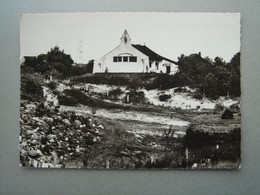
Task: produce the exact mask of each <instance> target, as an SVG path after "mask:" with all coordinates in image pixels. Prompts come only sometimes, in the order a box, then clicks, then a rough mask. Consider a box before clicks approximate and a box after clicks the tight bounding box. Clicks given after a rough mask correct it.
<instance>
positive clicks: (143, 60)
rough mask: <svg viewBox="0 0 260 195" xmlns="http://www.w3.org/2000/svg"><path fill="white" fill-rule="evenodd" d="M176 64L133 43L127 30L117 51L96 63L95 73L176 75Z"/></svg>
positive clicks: (114, 50) (143, 46)
mask: <svg viewBox="0 0 260 195" xmlns="http://www.w3.org/2000/svg"><path fill="white" fill-rule="evenodd" d="M177 70H178V68H177V65H176V62H174V61H172V60H170V59H167V58H165V57H162V56H160V55H159V54H157V53H155V52H154V51H152V50H151V49H149V48H148V47H146V46H145V45H136V44H132V43H131V38H130V36H129V34H128V32H127V31H126V30H125V31H124V33H123V35H122V37H121V43H120V45H118V46H117V47H116V48H115V49H113V50H112V51H110V52H109V53H107V54H106V55H104V56H103V57H101V58H100V59H97V60H95V61H94V67H93V73H151V72H155V73H167V74H175V73H176V72H177Z"/></svg>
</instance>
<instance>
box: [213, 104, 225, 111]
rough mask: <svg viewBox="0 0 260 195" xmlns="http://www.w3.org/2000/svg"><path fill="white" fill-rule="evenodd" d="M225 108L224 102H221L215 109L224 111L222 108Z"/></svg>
mask: <svg viewBox="0 0 260 195" xmlns="http://www.w3.org/2000/svg"><path fill="white" fill-rule="evenodd" d="M224 108H225V107H224V106H223V105H222V104H220V103H218V104H216V106H215V110H216V111H222V110H224Z"/></svg>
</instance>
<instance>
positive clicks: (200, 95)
mask: <svg viewBox="0 0 260 195" xmlns="http://www.w3.org/2000/svg"><path fill="white" fill-rule="evenodd" d="M192 97H193V98H195V99H197V100H202V99H203V95H202V94H201V92H200V91H199V90H196V91H195V92H194V93H193V94H192Z"/></svg>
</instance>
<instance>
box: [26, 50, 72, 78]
mask: <svg viewBox="0 0 260 195" xmlns="http://www.w3.org/2000/svg"><path fill="white" fill-rule="evenodd" d="M73 63H74V62H73V60H72V59H71V57H70V55H68V54H65V53H64V51H60V49H59V47H57V46H55V47H54V48H51V50H50V51H49V52H48V53H47V54H40V55H38V56H37V57H25V60H24V62H23V64H22V65H21V66H22V68H27V69H28V68H30V69H31V71H33V72H37V73H40V74H41V75H43V76H48V75H50V74H51V75H53V76H54V77H56V78H65V77H69V76H70V75H71V69H72V64H73Z"/></svg>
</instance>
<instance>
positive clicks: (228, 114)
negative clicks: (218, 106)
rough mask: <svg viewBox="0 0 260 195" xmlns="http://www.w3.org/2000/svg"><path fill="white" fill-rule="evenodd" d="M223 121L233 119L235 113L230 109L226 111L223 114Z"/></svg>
mask: <svg viewBox="0 0 260 195" xmlns="http://www.w3.org/2000/svg"><path fill="white" fill-rule="evenodd" d="M221 119H233V113H232V112H231V111H230V110H229V109H226V110H225V111H224V113H223V114H222V116H221Z"/></svg>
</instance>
